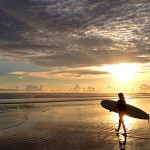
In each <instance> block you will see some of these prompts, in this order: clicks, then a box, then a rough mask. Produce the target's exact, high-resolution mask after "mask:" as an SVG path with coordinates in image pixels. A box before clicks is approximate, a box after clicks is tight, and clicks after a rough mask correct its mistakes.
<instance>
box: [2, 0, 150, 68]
mask: <svg viewBox="0 0 150 150" xmlns="http://www.w3.org/2000/svg"><path fill="white" fill-rule="evenodd" d="M149 5H150V3H149V2H148V1H143V0H139V1H122V0H121V1H117V0H113V1H112V0H102V1H95V0H84V1H80V0H70V1H68V0H64V1H60V0H44V1H42V0H13V1H12V0H1V1H0V22H1V23H0V33H1V36H0V55H1V57H0V61H20V62H25V63H31V64H34V65H38V66H44V67H56V68H59V67H68V68H70V67H79V66H80V67H86V66H87V67H88V66H98V65H101V64H112V63H119V62H139V63H148V62H150V59H149V56H150V51H149V21H150V20H149ZM143 55H144V56H145V57H141V56H143Z"/></svg>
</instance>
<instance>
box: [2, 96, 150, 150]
mask: <svg viewBox="0 0 150 150" xmlns="http://www.w3.org/2000/svg"><path fill="white" fill-rule="evenodd" d="M56 95H57V94H56ZM102 99H113V100H117V96H116V97H114V95H113V96H112V97H111V96H110V95H108V97H107V95H106V94H105V96H103V95H101V96H99V95H95V96H90V95H87V96H85V95H84V96H82V94H80V95H78V94H76V95H75V96H73V97H71V96H70V97H69V96H68V97H63V96H61V97H60V96H59V97H57V98H56V97H55V98H54V97H48V98H44V96H43V97H42V98H26V99H25V98H24V99H23V98H19V99H16V98H14V99H5V98H2V99H0V102H1V105H0V149H1V150H120V149H126V150H150V128H149V124H148V121H147V120H140V119H134V118H130V117H126V118H125V124H126V127H127V136H124V135H122V133H123V131H122V130H121V131H120V133H119V134H117V133H116V132H115V128H117V126H118V115H117V114H116V113H114V112H109V111H108V110H106V109H104V108H102V106H101V105H100V102H101V100H102ZM126 99H127V103H129V104H132V105H134V106H137V107H139V108H141V109H143V110H144V111H146V112H147V113H150V108H149V106H150V95H146V96H144V95H138V96H137V95H136V96H134V95H132V96H127V98H126Z"/></svg>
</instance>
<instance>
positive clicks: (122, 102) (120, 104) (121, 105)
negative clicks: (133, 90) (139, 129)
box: [113, 93, 126, 134]
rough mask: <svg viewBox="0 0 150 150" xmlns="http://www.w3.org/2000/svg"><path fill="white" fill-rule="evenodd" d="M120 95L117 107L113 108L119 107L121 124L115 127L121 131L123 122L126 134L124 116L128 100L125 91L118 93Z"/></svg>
mask: <svg viewBox="0 0 150 150" xmlns="http://www.w3.org/2000/svg"><path fill="white" fill-rule="evenodd" d="M118 97H119V100H118V102H117V104H116V106H115V108H114V109H113V110H115V109H117V108H118V109H119V125H118V129H115V130H116V131H117V132H119V130H120V127H121V124H122V126H123V129H124V133H125V134H126V127H125V124H124V120H123V116H124V114H125V111H126V100H125V97H124V95H123V93H118Z"/></svg>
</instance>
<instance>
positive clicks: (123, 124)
mask: <svg viewBox="0 0 150 150" xmlns="http://www.w3.org/2000/svg"><path fill="white" fill-rule="evenodd" d="M122 126H123V130H124V133H126V127H125V123H124V120H123V119H122Z"/></svg>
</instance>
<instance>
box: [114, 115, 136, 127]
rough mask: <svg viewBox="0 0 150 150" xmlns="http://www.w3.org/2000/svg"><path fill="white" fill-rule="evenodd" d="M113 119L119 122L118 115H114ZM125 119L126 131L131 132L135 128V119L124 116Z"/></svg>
mask: <svg viewBox="0 0 150 150" xmlns="http://www.w3.org/2000/svg"><path fill="white" fill-rule="evenodd" d="M113 119H114V121H115V122H118V120H119V115H118V113H113ZM123 119H124V123H125V126H126V129H127V130H131V129H132V127H133V124H134V122H135V119H133V118H131V117H128V116H126V115H124V117H123Z"/></svg>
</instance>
